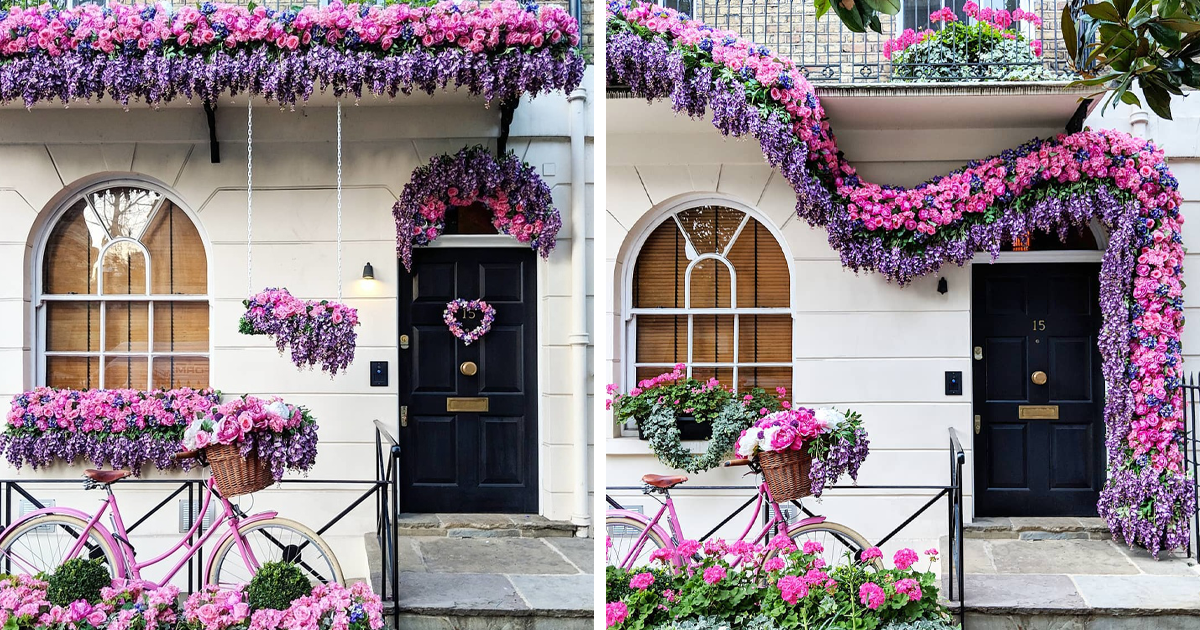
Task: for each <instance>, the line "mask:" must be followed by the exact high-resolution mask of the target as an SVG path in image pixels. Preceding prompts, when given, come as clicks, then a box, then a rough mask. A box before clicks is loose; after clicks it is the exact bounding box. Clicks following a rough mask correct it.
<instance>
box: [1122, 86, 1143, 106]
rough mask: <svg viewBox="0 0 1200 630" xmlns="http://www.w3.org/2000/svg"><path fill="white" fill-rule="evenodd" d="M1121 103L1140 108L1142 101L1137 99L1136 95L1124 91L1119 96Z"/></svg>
mask: <svg viewBox="0 0 1200 630" xmlns="http://www.w3.org/2000/svg"><path fill="white" fill-rule="evenodd" d="M1121 102H1122V103H1125V104H1127V105H1134V106H1136V107H1141V106H1142V101H1141V100H1140V99H1138V97H1137V94H1134V93H1133V92H1130V91H1129V90H1125V93H1124V94H1122V95H1121Z"/></svg>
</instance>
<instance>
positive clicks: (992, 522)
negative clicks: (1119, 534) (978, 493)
mask: <svg viewBox="0 0 1200 630" xmlns="http://www.w3.org/2000/svg"><path fill="white" fill-rule="evenodd" d="M963 538H974V539H1003V538H1013V539H1018V540H1109V539H1111V538H1112V534H1110V533H1109V531H1108V525H1107V524H1106V523H1105V522H1104V519H1102V518H1089V517H1073V516H1055V517H1040V518H1035V517H1015V516H1014V517H1011V518H1009V517H982V518H977V519H975V520H974V521H971V522H970V523H965V524H964V525H963Z"/></svg>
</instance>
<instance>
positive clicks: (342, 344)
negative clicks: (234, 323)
mask: <svg viewBox="0 0 1200 630" xmlns="http://www.w3.org/2000/svg"><path fill="white" fill-rule="evenodd" d="M242 305H243V306H245V307H246V313H245V314H244V315H242V319H241V321H240V322H239V324H238V330H239V331H240V332H241V333H242V334H244V335H270V336H272V337H274V338H275V347H277V348H279V352H281V353H282V352H283V351H284V350H286V349H288V348H289V347H290V348H291V351H292V352H291V354H292V363H295V364H296V367H300V368H306V367H312V366H314V365H320V366H321V369H322V370H324V371H325V372H328V373H329V375H330V376H331V377H332V376H333V375H335V374H337V373H338V371H340V370H345V369H346V367H347V366H349V365H350V363H351V362H353V361H354V348H355V344H356V343H357V341H358V333H357V332H355V330H354V327H355V326H357V325H358V310H357V309H354V308H351V307H349V306H346V305H344V304H339V303H337V302H330V301H328V300H321V301H313V300H309V301H304V300H301V299H298V298H296V297H295V296H293V295H292V294H291V293H288V290H287V289H264V290H262V291H260V292H258V293H256V294H255V295H252V296H251V297H250V299H248V300H242Z"/></svg>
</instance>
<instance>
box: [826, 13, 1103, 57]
mask: <svg viewBox="0 0 1200 630" xmlns="http://www.w3.org/2000/svg"><path fill="white" fill-rule="evenodd" d="M826 1H828V0H826ZM1062 36H1063V43H1065V44H1066V45H1067V54H1068V55H1070V57H1071V60H1072V61H1074V60H1075V59H1078V57H1077V55H1078V53H1079V43H1078V41H1077V39H1076V37H1077V36H1076V34H1075V18H1073V17H1071V5H1070V4H1069V3H1068V4H1067V5H1065V6H1063V10H1062Z"/></svg>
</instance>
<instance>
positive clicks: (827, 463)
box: [808, 427, 871, 497]
mask: <svg viewBox="0 0 1200 630" xmlns="http://www.w3.org/2000/svg"><path fill="white" fill-rule="evenodd" d="M870 452H871V441H870V440H869V439H867V430H866V429H864V428H862V427H858V428H857V429H855V431H854V439H853V440H849V439H846V438H845V437H840V438H839V439H838V440H837V441H835V442H834V443H833V444H831V445H830V446H829V448H828V450H826V451H825V453H824V456H823V457H814V458H813V461H812V468H811V469H810V470H809V471H808V478H809V480H810V481H811V482H812V493H813V495H814V496H818V497H819V496H821V493H822V492H824V491H825V486H826V484H830V485H831V484H835V483H837V482H838V480H839V479H841V478H842V475H849V476H850V479H852V480H854V481H858V469H859V467H861V466H862V464H863V462H865V461H866V460H867V455H868V454H869V453H870Z"/></svg>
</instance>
